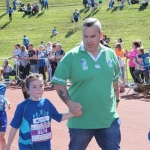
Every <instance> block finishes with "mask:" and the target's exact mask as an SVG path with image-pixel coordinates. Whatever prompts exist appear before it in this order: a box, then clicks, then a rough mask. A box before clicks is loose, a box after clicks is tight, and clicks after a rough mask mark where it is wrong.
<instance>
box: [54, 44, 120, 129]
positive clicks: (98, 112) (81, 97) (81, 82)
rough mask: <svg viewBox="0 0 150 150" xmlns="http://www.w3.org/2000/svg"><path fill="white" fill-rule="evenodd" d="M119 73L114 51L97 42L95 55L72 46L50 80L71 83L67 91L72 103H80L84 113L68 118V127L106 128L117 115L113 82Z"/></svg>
mask: <svg viewBox="0 0 150 150" xmlns="http://www.w3.org/2000/svg"><path fill="white" fill-rule="evenodd" d="M119 75H120V67H119V63H118V59H117V57H116V55H115V53H114V51H113V50H111V49H109V48H106V47H104V46H102V45H100V52H99V54H98V56H97V57H96V58H95V57H93V55H92V54H91V53H89V52H87V51H86V50H85V49H84V46H83V45H82V44H81V45H80V46H77V47H75V48H74V49H72V50H71V51H69V52H68V53H67V54H66V55H65V56H64V57H63V59H62V60H61V61H60V63H59V65H58V67H57V69H56V71H55V74H54V76H53V78H52V82H53V83H57V84H61V85H64V86H66V80H67V79H69V80H70V82H71V86H70V88H69V89H68V93H69V95H70V97H71V99H72V101H74V102H78V103H80V104H81V105H82V112H83V114H82V115H81V116H80V117H73V118H71V119H69V120H68V122H67V125H68V127H69V128H78V129H99V128H108V127H110V125H111V124H112V122H113V121H114V120H115V119H116V118H118V114H117V112H116V98H115V93H114V88H113V82H116V81H117V80H118V78H119Z"/></svg>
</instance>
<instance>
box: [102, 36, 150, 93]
mask: <svg viewBox="0 0 150 150" xmlns="http://www.w3.org/2000/svg"><path fill="white" fill-rule="evenodd" d="M149 40H150V36H149ZM100 42H101V43H102V44H103V45H104V46H106V47H109V48H111V46H110V38H109V37H107V36H106V35H103V39H102V40H101V41H100ZM112 48H113V49H114V50H115V53H116V55H117V57H118V61H119V64H120V68H121V77H120V79H121V83H122V84H123V85H124V86H125V85H126V81H125V78H126V77H125V71H126V70H127V67H128V66H129V71H130V74H131V77H132V80H133V82H134V83H135V84H143V83H146V84H148V83H149V73H150V71H149V70H150V65H149V58H148V57H149V56H150V50H149V49H150V48H149V49H148V52H146V51H147V50H145V49H144V46H143V43H142V41H141V40H140V39H137V40H135V41H134V42H133V43H132V46H131V48H130V49H129V50H125V49H124V44H123V40H122V39H121V38H118V39H117V40H116V41H115V44H114V46H113V47H112ZM128 60H129V61H128ZM127 62H129V64H126V63H127ZM127 73H128V72H127ZM133 94H138V93H137V92H135V91H133Z"/></svg>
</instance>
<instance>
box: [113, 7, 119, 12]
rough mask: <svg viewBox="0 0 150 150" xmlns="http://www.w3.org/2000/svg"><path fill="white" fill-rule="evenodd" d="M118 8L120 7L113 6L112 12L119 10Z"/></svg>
mask: <svg viewBox="0 0 150 150" xmlns="http://www.w3.org/2000/svg"><path fill="white" fill-rule="evenodd" d="M118 8H119V7H113V9H112V11H111V13H113V12H114V11H117V9H118Z"/></svg>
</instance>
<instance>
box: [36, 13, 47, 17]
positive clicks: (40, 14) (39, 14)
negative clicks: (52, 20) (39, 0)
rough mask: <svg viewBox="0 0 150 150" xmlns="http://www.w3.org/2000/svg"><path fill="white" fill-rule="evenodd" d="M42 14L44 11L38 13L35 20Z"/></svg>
mask: <svg viewBox="0 0 150 150" xmlns="http://www.w3.org/2000/svg"><path fill="white" fill-rule="evenodd" d="M44 12H45V11H42V12H40V13H38V14H37V16H36V18H38V17H40V16H42V15H43V14H44Z"/></svg>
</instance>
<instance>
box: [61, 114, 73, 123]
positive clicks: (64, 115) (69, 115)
mask: <svg viewBox="0 0 150 150" xmlns="http://www.w3.org/2000/svg"><path fill="white" fill-rule="evenodd" d="M72 117H74V115H73V114H72V113H65V114H63V115H62V119H61V121H64V120H67V119H69V118H72Z"/></svg>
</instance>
